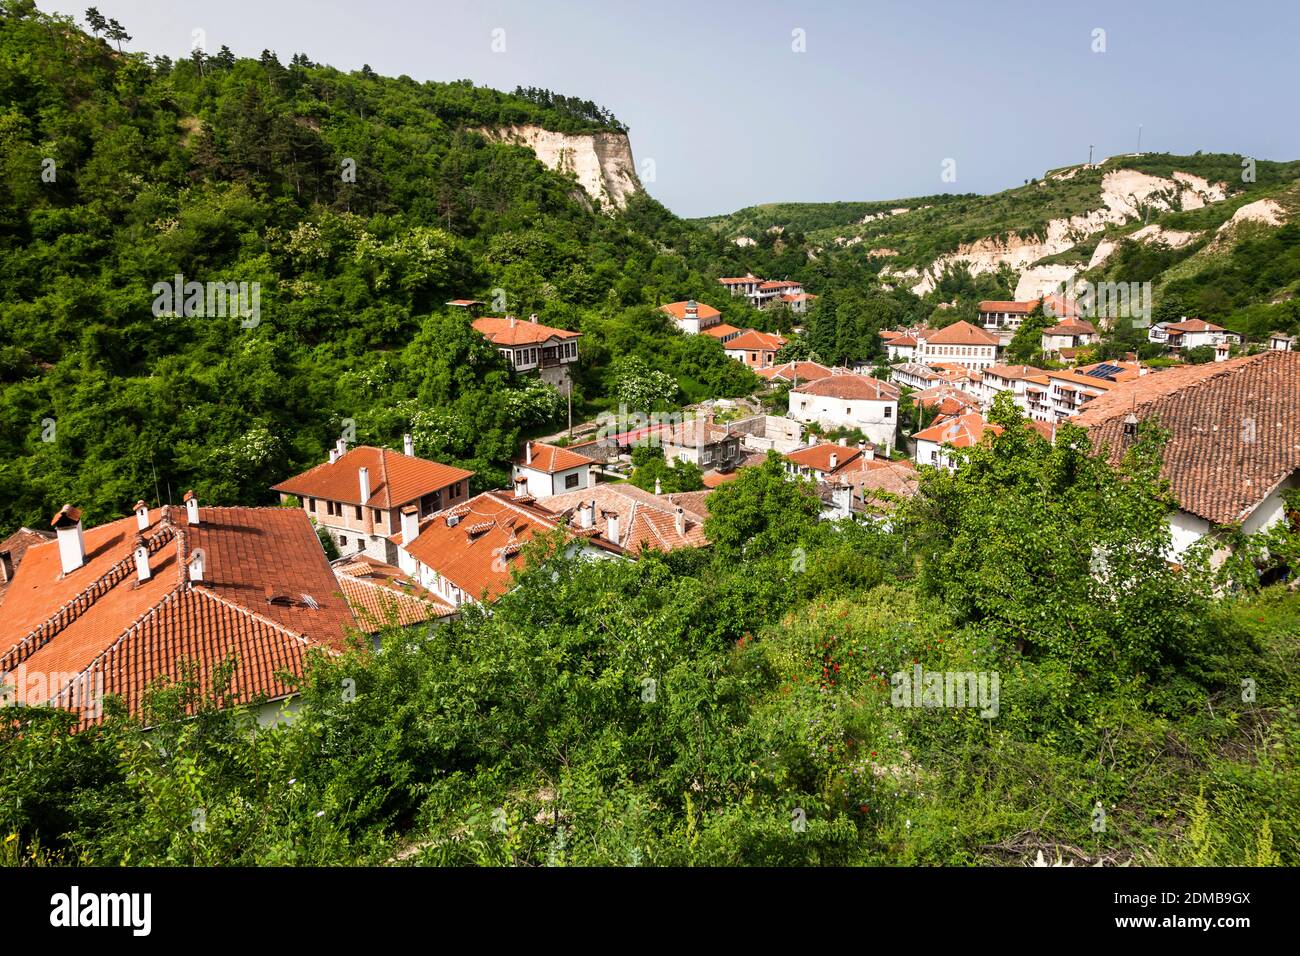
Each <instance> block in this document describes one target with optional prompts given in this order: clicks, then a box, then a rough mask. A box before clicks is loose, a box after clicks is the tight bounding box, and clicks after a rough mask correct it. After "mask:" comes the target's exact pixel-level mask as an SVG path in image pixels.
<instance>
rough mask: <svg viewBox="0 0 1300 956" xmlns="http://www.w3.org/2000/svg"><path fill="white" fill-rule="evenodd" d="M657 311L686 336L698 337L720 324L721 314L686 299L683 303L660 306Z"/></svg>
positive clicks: (709, 307)
mask: <svg viewBox="0 0 1300 956" xmlns="http://www.w3.org/2000/svg"><path fill="white" fill-rule="evenodd" d="M659 311H660V312H662V313H664V314H665V315H667V316H668V318H670V319H672V320H673V324H674V325H676V326H677V328H679V329H681V330H682V331H683V332H685V333H686V334H687V335H699V334H700V333H701V332H704V331H707V330H708V329H710V328H712V327H713V326H715V325H721V324H722V313H721V312H719V311H718V310H717V309H715V308H714V307H713V306H711V305H706V304H705V303H703V302H696V301H695V300H694V299H687V300H686V301H685V302H669V303H668V304H667V305H661V306H660V307H659Z"/></svg>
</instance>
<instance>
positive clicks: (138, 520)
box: [134, 500, 149, 531]
mask: <svg viewBox="0 0 1300 956" xmlns="http://www.w3.org/2000/svg"><path fill="white" fill-rule="evenodd" d="M134 510H135V526H136V528H137V529H138V530H140V531H144V530H145V529H146V528H148V527H149V506H148V505H147V504H145V503H144V501H143V500H141V501H137V502H136V503H135V509H134Z"/></svg>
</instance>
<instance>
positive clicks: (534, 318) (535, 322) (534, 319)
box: [528, 312, 537, 325]
mask: <svg viewBox="0 0 1300 956" xmlns="http://www.w3.org/2000/svg"><path fill="white" fill-rule="evenodd" d="M528 321H529V322H531V323H533V325H536V324H537V313H536V312H534V313H533V314H532V315H530V316H529V317H528Z"/></svg>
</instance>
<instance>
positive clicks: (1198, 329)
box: [1148, 319, 1241, 352]
mask: <svg viewBox="0 0 1300 956" xmlns="http://www.w3.org/2000/svg"><path fill="white" fill-rule="evenodd" d="M1164 334H1165V345H1166V346H1167V347H1168V349H1169V351H1171V352H1181V351H1184V350H1186V349H1194V348H1199V347H1201V346H1202V345H1209V346H1215V345H1220V344H1222V343H1224V342H1228V343H1231V344H1233V345H1240V344H1241V336H1240V335H1238V334H1237V333H1236V332H1229V331H1228V330H1227V329H1225V328H1224V327H1223V326H1221V325H1215V324H1214V323H1213V322H1206V321H1205V320H1204V319H1183V320H1182V321H1181V322H1174V323H1172V324H1166V325H1165V328H1164ZM1148 338H1150V336H1149V335H1148ZM1153 341H1154V340H1153Z"/></svg>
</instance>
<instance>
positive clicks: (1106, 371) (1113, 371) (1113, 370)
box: [1084, 362, 1124, 380]
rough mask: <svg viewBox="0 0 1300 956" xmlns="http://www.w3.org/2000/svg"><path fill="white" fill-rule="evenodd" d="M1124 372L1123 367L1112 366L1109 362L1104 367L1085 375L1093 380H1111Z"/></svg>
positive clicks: (1098, 367) (1101, 366)
mask: <svg viewBox="0 0 1300 956" xmlns="http://www.w3.org/2000/svg"><path fill="white" fill-rule="evenodd" d="M1122 371H1124V369H1123V368H1122V367H1121V366H1119V365H1111V364H1110V363H1109V362H1107V363H1104V364H1102V365H1098V366H1097V367H1096V368H1094V369H1093V370H1092V371H1090V372H1085V373H1084V374H1085V375H1088V376H1090V377H1092V378H1104V379H1107V380H1109V379H1112V378H1114V377H1115V376H1116V375H1118V374H1119V373H1120V372H1122Z"/></svg>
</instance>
